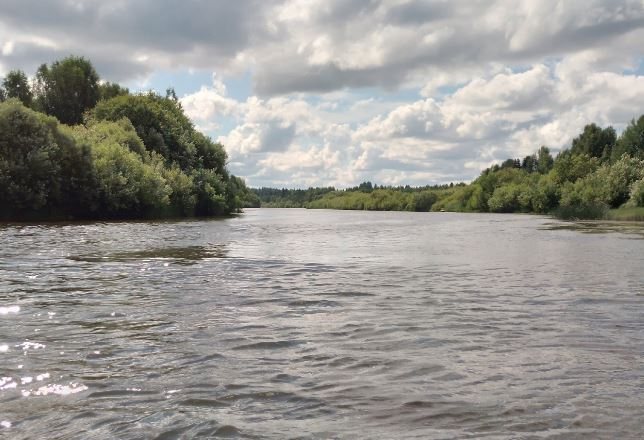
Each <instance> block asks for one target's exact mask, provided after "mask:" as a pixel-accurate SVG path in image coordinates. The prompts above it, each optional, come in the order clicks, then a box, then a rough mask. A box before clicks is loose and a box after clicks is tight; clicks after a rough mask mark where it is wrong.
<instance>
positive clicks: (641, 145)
mask: <svg viewBox="0 0 644 440" xmlns="http://www.w3.org/2000/svg"><path fill="white" fill-rule="evenodd" d="M624 154H628V155H629V156H633V157H640V158H644V115H642V116H640V117H639V119H638V120H637V121H635V119H633V120H632V121H631V123H630V124H628V127H626V130H624V132H623V133H622V135H621V136H620V137H619V139H618V140H617V144H616V145H615V148H614V149H613V151H612V154H611V161H612V162H616V161H618V160H620V159H621V158H622V156H623V155H624Z"/></svg>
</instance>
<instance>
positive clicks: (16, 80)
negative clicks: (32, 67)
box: [2, 70, 33, 107]
mask: <svg viewBox="0 0 644 440" xmlns="http://www.w3.org/2000/svg"><path fill="white" fill-rule="evenodd" d="M2 88H3V89H4V96H5V99H10V98H17V99H19V100H20V101H21V102H22V103H23V104H24V105H25V106H27V107H31V105H32V101H33V93H32V92H31V88H30V87H29V81H28V80H27V75H25V72H23V71H22V70H12V71H11V72H9V73H8V74H7V76H5V78H4V80H3V81H2Z"/></svg>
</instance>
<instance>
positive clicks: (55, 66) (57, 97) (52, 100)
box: [34, 56, 100, 125]
mask: <svg viewBox="0 0 644 440" xmlns="http://www.w3.org/2000/svg"><path fill="white" fill-rule="evenodd" d="M98 80H99V77H98V74H97V73H96V71H95V70H94V67H93V66H92V63H90V62H89V61H88V60H86V59H85V58H83V57H73V56H70V57H67V58H65V59H63V60H61V61H55V62H54V63H52V65H51V66H47V65H46V64H43V65H42V66H40V68H39V69H38V72H37V73H36V79H35V84H34V89H35V95H36V108H37V109H38V110H40V111H43V112H45V113H47V114H48V115H52V116H55V117H56V118H58V120H59V121H60V122H62V123H63V124H69V125H75V124H80V123H81V122H82V121H83V113H85V111H86V110H89V109H91V108H93V107H94V106H95V105H96V103H97V102H98V99H99V97H100V91H99V85H98Z"/></svg>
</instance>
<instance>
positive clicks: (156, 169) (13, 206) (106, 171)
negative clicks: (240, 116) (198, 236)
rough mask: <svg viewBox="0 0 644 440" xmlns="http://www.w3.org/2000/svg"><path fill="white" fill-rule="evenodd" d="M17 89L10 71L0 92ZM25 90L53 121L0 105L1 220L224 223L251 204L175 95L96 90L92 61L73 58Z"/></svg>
mask: <svg viewBox="0 0 644 440" xmlns="http://www.w3.org/2000/svg"><path fill="white" fill-rule="evenodd" d="M25 84H26V85H27V86H28V83H27V81H26V76H25V75H24V74H23V73H21V72H19V71H15V72H11V73H10V74H9V75H8V77H7V78H6V79H5V81H4V83H3V86H4V87H3V88H2V90H3V93H4V92H7V91H8V93H9V94H10V96H11V97H14V96H17V95H18V92H21V93H22V92H23V91H29V92H30V91H31V90H30V89H29V88H28V87H27V88H24V87H23V86H24V85H25ZM5 89H6V90H5ZM33 90H34V92H35V102H34V107H35V108H36V109H37V110H41V111H43V112H46V113H48V114H49V115H53V116H55V118H54V117H52V116H47V115H45V114H43V113H38V112H36V111H34V110H30V109H28V108H26V107H25V106H24V105H23V104H22V103H21V102H20V101H19V100H18V99H15V98H14V99H9V100H8V101H6V102H3V103H1V104H0V205H1V206H3V209H2V210H1V211H0V218H3V219H12V220H22V219H59V218H60V219H63V218H139V217H168V216H193V215H223V214H228V213H231V212H236V211H239V210H240V209H241V208H242V207H244V206H253V205H255V206H256V205H258V204H259V200H258V198H257V196H256V195H255V194H254V193H252V192H251V191H250V190H249V189H248V187H247V186H246V184H245V182H244V181H243V179H241V178H238V177H235V176H230V175H229V173H228V170H227V169H226V152H225V150H224V148H223V146H222V145H221V144H216V143H214V142H212V141H211V140H210V139H209V138H208V137H206V136H204V135H203V134H201V133H199V132H198V131H197V130H195V128H194V126H193V124H192V123H191V122H190V120H189V119H188V118H187V116H186V115H185V114H184V113H183V109H182V108H181V105H180V103H179V102H178V100H177V99H176V94H170V95H169V96H168V97H167V98H164V97H161V96H159V95H156V94H154V93H151V92H150V93H147V94H144V95H131V94H130V93H129V91H128V90H127V89H125V88H122V87H121V86H119V85H118V84H113V83H102V84H99V82H98V75H97V74H96V72H95V71H94V68H93V67H92V65H91V63H90V62H89V61H87V60H85V59H84V58H77V57H68V58H65V59H64V60H61V61H56V62H54V63H53V64H52V65H51V66H47V65H42V66H41V67H40V68H39V69H38V72H37V74H36V79H35V82H34V88H33ZM28 97H29V96H28V95H21V96H17V98H20V99H22V101H23V102H28ZM99 98H100V99H101V101H100V103H98V105H97V106H96V107H95V105H96V104H97V102H98V101H99ZM60 122H64V123H67V124H70V125H71V126H67V125H63V124H61V123H60ZM80 122H84V124H83V125H80V124H79V123H80Z"/></svg>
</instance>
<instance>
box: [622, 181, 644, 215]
mask: <svg viewBox="0 0 644 440" xmlns="http://www.w3.org/2000/svg"><path fill="white" fill-rule="evenodd" d="M626 206H628V207H630V208H635V207H638V206H644V178H642V179H640V180H638V181H636V182H635V183H633V185H632V186H631V194H630V198H629V200H628V202H627V203H626Z"/></svg>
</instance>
